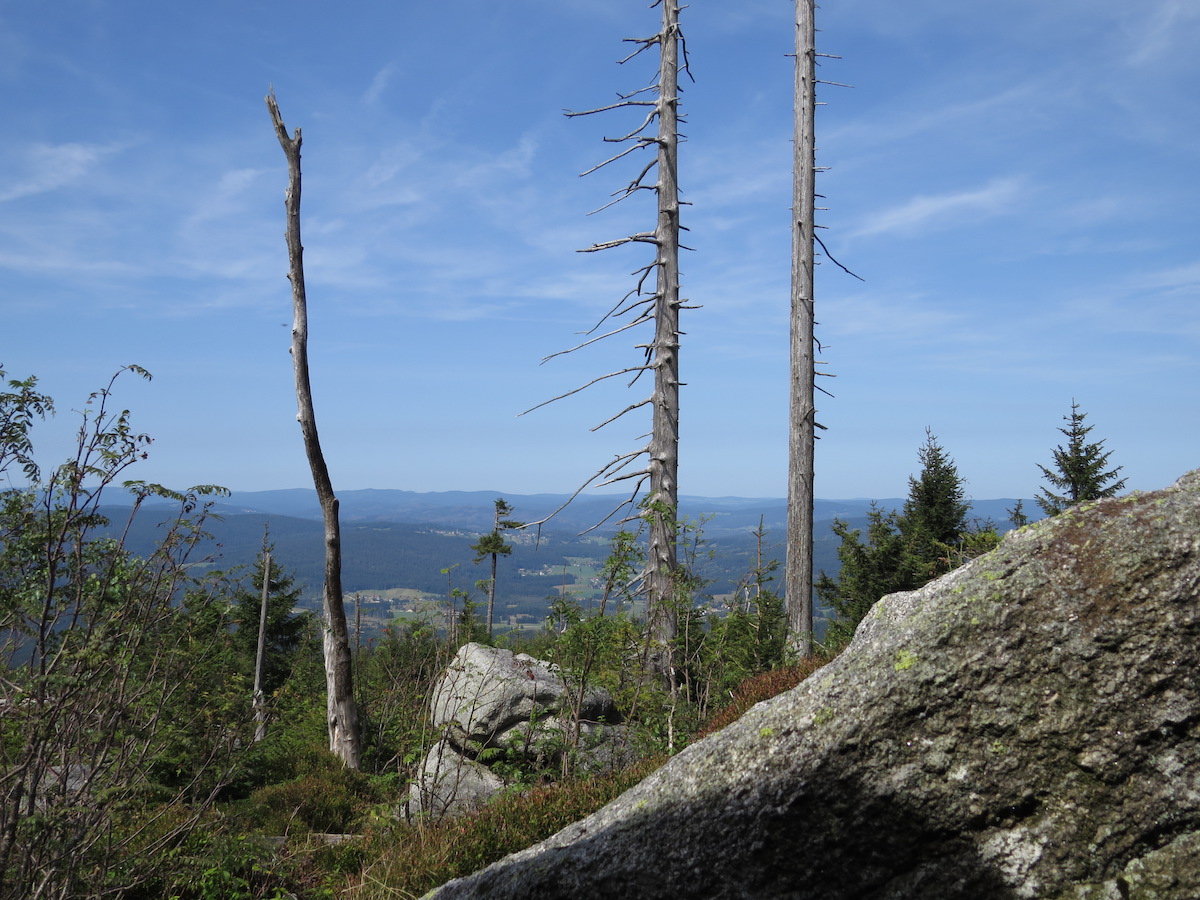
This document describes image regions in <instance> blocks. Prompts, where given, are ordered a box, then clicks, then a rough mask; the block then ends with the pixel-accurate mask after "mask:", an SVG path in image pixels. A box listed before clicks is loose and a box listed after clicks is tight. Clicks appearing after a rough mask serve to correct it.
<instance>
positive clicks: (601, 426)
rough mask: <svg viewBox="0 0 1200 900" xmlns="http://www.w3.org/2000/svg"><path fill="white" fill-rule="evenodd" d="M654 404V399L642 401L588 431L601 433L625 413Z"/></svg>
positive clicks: (648, 398)
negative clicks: (606, 426) (600, 431)
mask: <svg viewBox="0 0 1200 900" xmlns="http://www.w3.org/2000/svg"><path fill="white" fill-rule="evenodd" d="M640 368H643V369H645V368H649V367H648V366H641V367H640ZM653 402H654V398H653V397H647V398H646V399H645V400H641V401H639V402H637V403H631V404H629V405H628V406H627V407H625V408H624V409H623V410H621V411H620V412H619V413H617V414H616V415H615V416H609V417H608V418H607V419H605V420H604V421H603V422H601V423H600V424H599V425H596V426H593V427H592V428H589V429H588V430H589V431H599V430H600V429H601V428H603V427H604V426H605V425H611V424H612V423H613V422H615V421H617V419H619V418H621V416H623V415H625V413H628V412H633V411H634V410H635V409H641V408H642V407H643V406H649V405H650V404H651V403H653Z"/></svg>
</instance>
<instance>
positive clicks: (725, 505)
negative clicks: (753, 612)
mask: <svg viewBox="0 0 1200 900" xmlns="http://www.w3.org/2000/svg"><path fill="white" fill-rule="evenodd" d="M500 497H503V498H504V499H505V500H506V501H507V502H508V503H509V505H510V506H512V507H513V508H514V510H515V511H514V513H513V518H515V519H517V520H518V521H525V522H536V521H539V520H541V519H544V518H546V517H547V516H549V515H550V514H551V513H553V512H554V511H555V509H557V508H558V507H560V506H561V505H562V504H563V503H564V502H565V501H566V500H568V499H569V498H570V497H571V495H570V494H555V493H540V494H505V493H503V492H497V491H463V490H449V491H411V490H405V489H401V488H362V489H358V490H348V491H341V492H339V493H338V500H339V508H340V513H341V518H342V520H343V521H346V522H369V521H375V522H400V523H408V524H420V525H454V526H458V527H461V528H470V529H476V530H479V531H488V530H490V529H491V527H492V524H493V516H494V501H495V500H496V499H497V498H500ZM625 499H626V495H624V494H599V493H594V494H587V493H585V494H579V495H578V496H576V497H575V498H574V499H573V500H572V501H571V502H570V503H569V504H568V505H567V506H566V507H565V508H564V509H562V510H561V511H559V512H558V513H557V514H556V515H555V516H554V517H553V518H552V519H550V520H549V522H547V524H546V526H545V527H546V528H561V529H564V530H583V529H589V528H592V527H593V526H595V525H596V524H597V523H598V522H600V521H601V520H604V519H606V518H608V520H609V522H610V523H612V522H615V521H617V520H619V517H620V515H621V514H620V505H621V501H623V500H625ZM679 499H680V511H681V516H682V518H684V519H687V520H691V521H703V523H704V529H705V531H706V533H709V534H719V533H724V532H730V531H734V532H742V533H746V532H749V531H753V530H754V529H755V528H757V527H758V525H759V523H760V522H761V523H762V525H763V527H765V528H766V529H767V530H769V531H772V532H777V531H779V530H780V529H784V528H786V524H787V500H786V499H785V498H783V497H778V498H775V497H737V496H724V497H705V496H700V495H682V496H680V498H679ZM106 502H107V501H106ZM1016 502H1017V500H1016V499H1014V498H999V499H986V500H974V501H971V513H970V515H971V517H972V518H977V519H980V520H989V519H990V520H991V521H993V522H995V524H996V525H997V526H998V527H1000V528H1001V530H1006V528H1005V526H1006V525H1007V524H1008V513H1007V510H1008V509H1010V508H1011V507H1012V506H1013V505H1014V504H1015V503H1016ZM1024 502H1025V503H1026V504H1027V506H1026V509H1027V514H1028V515H1029V517H1030V519H1037V518H1040V517H1041V516H1040V510H1038V509H1037V507H1036V505H1035V504H1034V503H1033V501H1032V500H1025V501H1024ZM872 503H874V504H876V505H878V506H879V507H880V508H881V509H883V510H891V509H900V508H902V507H903V505H904V500H903V498H899V497H884V498H876V499H872V498H866V497H859V498H850V499H844V500H837V499H834V500H828V499H822V498H817V499H815V500H814V501H813V505H814V521H816V522H818V523H820V522H832V520H833V519H834V518H840V519H843V520H859V519H865V517H866V515H867V512H868V511H869V509H870V508H871V504H872ZM614 509H615V510H617V513H618V515H612V514H613V512H614ZM213 510H214V512H217V513H224V514H232V515H238V514H256V513H263V514H270V515H282V516H293V517H296V518H302V519H319V518H320V517H321V508H320V504H319V503H318V502H317V499H316V492H315V491H314V490H313V489H312V488H303V487H298V488H280V489H274V490H266V491H232V492H231V493H230V495H229V496H228V497H223V498H218V499H216V500H215V502H214V504H213Z"/></svg>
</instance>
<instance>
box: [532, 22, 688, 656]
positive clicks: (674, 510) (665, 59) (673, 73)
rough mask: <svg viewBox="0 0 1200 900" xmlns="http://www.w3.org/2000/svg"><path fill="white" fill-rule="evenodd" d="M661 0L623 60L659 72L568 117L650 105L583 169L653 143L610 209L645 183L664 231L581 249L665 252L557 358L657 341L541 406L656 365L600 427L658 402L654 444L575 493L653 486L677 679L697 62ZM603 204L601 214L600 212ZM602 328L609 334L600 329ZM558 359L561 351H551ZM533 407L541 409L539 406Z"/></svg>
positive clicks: (652, 522)
mask: <svg viewBox="0 0 1200 900" xmlns="http://www.w3.org/2000/svg"><path fill="white" fill-rule="evenodd" d="M652 5H653V6H661V7H662V28H661V30H660V31H659V32H658V33H657V34H655V35H653V36H652V37H648V38H627V39H626V40H628V41H629V42H630V43H634V44H636V45H638V46H637V49H636V50H635V51H634V52H633V53H631V54H630V55H629V56H627V57H625V59H623V60H621V62H622V63H625V62H628V61H629V60H631V59H633V58H634V57H635V56H637V55H639V54H640V53H642V52H643V51H644V50H648V49H650V48H652V47H654V46H656V45H657V47H658V49H659V70H658V77H657V79H656V81H655V82H654V83H653V84H651V85H649V86H647V87H644V88H642V89H641V90H638V91H634V92H633V93H631V94H623V95H619V98H620V99H619V100H618V102H616V103H613V104H611V105H609V106H604V107H600V108H598V109H591V110H586V111H583V112H568V113H567V115H568V116H587V115H594V114H595V113H599V112H606V111H608V110H614V109H624V108H639V107H640V108H643V109H644V110H645V111H646V112H645V117H644V118H643V120H642V123H641V125H639V126H638V127H637V128H635V129H634V130H632V131H630V132H629V133H628V134H625V135H623V136H621V137H614V138H605V140H606V141H609V142H612V143H625V144H628V146H626V147H625V148H624V149H623V150H621V151H620V152H619V153H617V154H616V155H614V156H612V157H610V158H608V159H606V160H604V162H602V163H599V164H598V165H596V166H593V167H592V168H591V169H589V170H588V171H587V172H584V173H583V174H585V175H588V174H591V173H592V172H595V171H596V170H598V169H601V168H603V167H604V166H607V165H608V164H609V163H612V162H615V161H617V160H619V159H623V158H624V157H625V156H627V155H628V154H631V153H633V152H635V151H637V150H643V149H649V148H653V149H654V150H655V158H654V160H653V161H651V162H649V163H647V164H646V165H645V166H644V167H643V168H642V169H641V170H640V172H639V174H638V175H637V176H636V177H635V178H633V180H631V181H630V182H629V183H628V184H627V185H626V186H625V187H623V188H621V189H619V190H618V191H616V192H615V196H616V199H615V200H613V201H612V202H611V203H608V204H606V205H605V206H603V207H601V209H607V208H608V207H609V206H612V205H613V204H616V203H619V202H620V201H621V200H625V199H627V198H629V197H631V196H633V195H634V194H636V193H638V192H639V191H647V190H652V191H654V192H655V194H656V195H657V198H658V216H657V222H656V225H655V229H654V231H645V232H639V233H638V234H633V235H630V236H629V237H624V238H617V239H616V240H611V241H605V242H604V243H600V244H593V245H592V246H591V247H588V248H586V249H585V250H583V251H581V252H584V253H592V252H595V251H598V250H609V249H612V248H614V247H620V246H623V245H626V244H637V243H640V244H652V245H653V246H654V248H655V258H654V261H653V262H652V263H650V264H648V265H645V266H643V267H641V268H640V269H638V270H637V271H636V272H635V273H634V274H635V276H636V277H637V283H636V285H635V287H634V288H633V289H632V290H631V291H629V293H627V294H626V295H625V296H624V297H622V298H621V299H620V301H618V302H617V303H616V304H615V305H614V306H613V308H612V309H610V310H609V311H608V313H606V314H605V315H604V316H603V318H601V320H600V321H599V322H598V323H597V324H596V326H595V327H594V328H592V329H591V331H589V332H588V334H589V335H593V336H591V337H589V338H588V339H587V340H585V341H584V342H583V343H581V344H579V345H577V346H575V347H572V348H570V349H569V350H564V351H561V352H560V353H556V354H553V356H559V355H562V354H563V353H571V352H573V351H574V350H578V349H580V348H582V347H586V346H588V345H590V344H593V343H595V342H596V341H600V340H603V339H604V338H608V337H612V336H613V335H616V334H620V333H623V332H625V331H627V330H629V329H632V328H635V327H637V326H639V325H643V324H645V323H648V322H651V321H652V322H653V323H654V335H653V338H652V340H651V342H650V343H647V344H639V345H638V349H641V350H642V351H643V352H644V354H645V359H644V361H643V362H642V363H640V364H638V365H635V366H630V367H628V368H624V369H619V370H617V371H615V372H609V373H608V374H606V375H601V376H599V377H597V378H595V379H593V380H592V381H590V382H588V383H587V384H585V385H583V386H581V387H578V388H575V389H574V390H571V391H568V392H566V393H565V394H560V395H559V396H558V397H554V398H552V399H551V400H547V401H546V402H545V403H540V404H538V406H535V407H533V409H538V408H540V407H541V406H545V405H546V404H547V403H552V402H554V401H555V400H561V399H563V398H564V397H569V396H572V395H573V394H577V393H579V392H580V391H582V390H584V389H585V388H587V387H590V386H591V385H593V384H596V383H598V382H600V381H603V380H605V379H608V378H613V377H617V376H631V378H630V382H629V384H630V385H631V386H632V385H633V384H634V383H635V382H637V380H638V379H639V378H640V377H641V376H642V375H643V374H645V373H646V372H652V373H653V376H654V385H653V388H652V392H651V395H650V396H649V397H647V398H645V399H643V400H639V401H637V402H634V403H632V404H630V405H629V406H627V407H625V409H623V410H621V411H620V412H618V413H617V414H616V415H614V416H611V417H609V418H608V419H606V420H605V421H603V422H601V423H600V424H599V425H597V426H596V427H595V428H594V429H593V430H596V429H599V428H602V427H604V426H605V425H608V424H609V423H611V422H614V421H616V420H617V419H619V418H621V417H622V416H624V415H625V414H626V413H629V412H632V411H633V410H635V409H640V408H642V407H645V406H649V407H651V412H652V423H651V429H650V440H649V443H648V444H647V445H645V446H644V447H641V448H640V449H637V450H634V451H632V452H628V453H623V454H620V455H618V456H617V457H616V458H615V459H613V460H612V461H611V462H609V463H608V464H607V465H606V466H604V467H603V468H601V469H600V471H598V472H597V473H596V474H595V475H593V476H592V477H591V478H589V479H588V480H587V481H586V482H584V484H583V485H582V486H581V487H580V488H579V490H577V491H576V493H575V495H573V496H572V498H571V499H574V496H578V494H579V493H580V492H581V491H583V490H584V489H585V488H587V487H588V486H592V485H594V486H596V487H602V486H605V485H611V484H616V483H619V482H624V481H632V482H633V489H632V491H631V493H630V497H629V499H628V500H627V501H626V502H625V503H622V504H620V506H618V509H621V508H623V507H625V506H626V505H628V504H630V503H632V502H634V501H635V500H636V499H637V498H638V496H639V494H641V492H642V490H643V488H646V493H645V496H644V498H643V499H642V503H641V508H640V511H639V513H638V514H637V515H640V516H642V517H643V518H644V519H645V520H646V521H647V523H648V525H649V529H648V530H649V552H648V554H647V560H646V568H645V571H644V572H643V573H642V576H641V581H642V585H641V586H642V590H643V591H644V593H645V596H646V600H647V616H648V619H649V623H650V635H651V642H652V644H653V652H652V653H651V654H649V665H650V666H651V668H653V669H654V670H656V671H657V672H660V673H662V674H664V675H666V676H668V680H670V673H671V671H672V664H671V650H670V647H671V642H672V641H673V640H674V638H675V631H676V622H677V620H678V614H677V607H678V604H679V603H680V602H681V598H679V597H677V596H676V595H677V593H678V589H677V585H678V582H679V579H678V568H679V563H678V530H679V529H678V518H677V517H678V508H679V487H678V473H679V388H680V381H679V334H680V331H679V311H680V309H682V308H683V301H682V300H681V299H680V297H679V250H680V243H679V235H680V224H679V207H680V205H681V204H680V200H679V184H678V162H677V159H678V147H679V123H680V121H681V118H680V116H679V73H680V71H683V70H686V69H687V59H686V49H685V47H684V43H683V34H682V32H681V31H680V28H679V10H680V9H681V7H680V6H679V5H678V4H677V3H676V2H675V0H658V2H656V3H654V4H652ZM681 56H682V59H681ZM650 93H653V94H656V95H657V96H656V97H655V98H654V99H641V98H642V97H643V96H644V95H647V94H650ZM655 120H657V123H658V127H657V130H656V133H655V134H653V135H650V134H647V133H646V132H647V129H649V128H650V127H651V126H652V125H653V124H654V122H655ZM651 172H656V173H657V174H656V181H655V183H654V184H653V185H651V184H646V183H645V182H646V179H647V177H648V176H649V174H650V173H651ZM596 211H597V212H599V210H596ZM651 274H653V275H654V283H655V288H654V291H653V292H652V293H650V292H646V291H644V286H645V284H646V282H647V281H648V280H649V278H650V276H651ZM620 318H627V319H628V321H625V322H624V323H623V324H619V325H613V326H612V327H611V328H609V329H608V330H607V331H603V332H601V329H602V328H603V327H607V325H608V324H612V323H613V322H614V320H617V319H620ZM597 332H601V333H599V334H596V333H597ZM551 358H553V357H552V356H551V357H547V358H546V359H551ZM544 361H545V360H543V362H544ZM526 412H532V410H527V411H526ZM643 457H644V459H645V466H644V467H643V468H640V469H637V470H634V471H627V469H628V467H629V466H630V465H631V464H632V463H633V462H634V461H635V460H640V459H642V458H643ZM568 502H570V501H568ZM564 505H565V504H564ZM555 512H558V510H556V511H555ZM616 512H617V510H614V511H613V513H612V514H615V513H616ZM612 514H610V517H611V515H612ZM551 515H553V513H552V514H551ZM631 518H632V516H631ZM542 521H543V522H544V521H546V520H545V519H543V520H542ZM626 521H628V519H626ZM531 524H534V525H538V524H541V523H540V522H534V523H531Z"/></svg>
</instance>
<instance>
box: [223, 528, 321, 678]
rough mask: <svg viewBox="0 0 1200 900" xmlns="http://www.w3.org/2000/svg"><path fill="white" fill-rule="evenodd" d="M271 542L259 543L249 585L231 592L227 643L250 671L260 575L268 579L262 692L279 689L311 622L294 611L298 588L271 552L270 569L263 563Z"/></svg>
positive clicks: (258, 611)
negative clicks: (230, 627) (232, 626)
mask: <svg viewBox="0 0 1200 900" xmlns="http://www.w3.org/2000/svg"><path fill="white" fill-rule="evenodd" d="M274 550H275V547H274V545H273V544H268V543H267V542H266V541H264V542H263V550H262V552H261V553H260V554H259V555H258V558H257V559H256V560H255V562H254V573H253V574H252V575H251V576H250V579H249V584H247V585H244V586H242V587H240V588H239V589H238V590H237V591H236V593H234V595H233V620H234V622H235V623H236V624H237V629H236V630H235V631H234V632H233V634H232V635H231V643H232V644H233V647H234V649H235V651H237V654H238V656H239V658H240V659H241V662H242V666H243V668H244V670H245V672H246V674H247V675H248V676H250V677H251V678H252V677H253V674H254V659H255V656H256V655H257V652H258V625H259V618H260V614H261V606H262V583H263V578H264V577H267V578H269V579H270V580H269V583H268V587H267V627H266V640H265V642H264V645H263V649H264V658H263V691H264V692H265V693H266V694H267V695H270V694H272V693H274V692H275V691H277V690H278V689H279V688H281V687H282V686H283V684H284V682H285V681H287V679H288V676H289V675H290V674H291V672H292V667H293V664H294V663H295V660H296V654H297V652H298V651H299V650H300V649H301V648H302V647H303V646H304V644H305V642H306V639H307V638H308V637H309V635H310V628H311V626H312V623H313V617H312V614H311V613H304V612H302V613H294V612H293V610H294V609H295V607H296V604H297V603H298V602H299V601H300V595H301V593H303V592H302V590H301V589H300V588H299V587H297V586H296V585H295V583H294V581H293V580H292V576H291V575H288V574H287V573H285V572H284V570H283V568H282V567H281V566H279V565H278V564H277V563H276V562H275V559H274V556H273V555H272V556H271V557H270V559H271V567H270V572H269V573H268V572H267V570H266V567H265V566H264V562H265V560H266V559H267V556H268V554H273V553H274Z"/></svg>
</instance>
